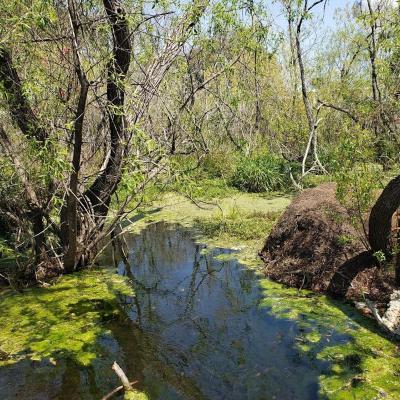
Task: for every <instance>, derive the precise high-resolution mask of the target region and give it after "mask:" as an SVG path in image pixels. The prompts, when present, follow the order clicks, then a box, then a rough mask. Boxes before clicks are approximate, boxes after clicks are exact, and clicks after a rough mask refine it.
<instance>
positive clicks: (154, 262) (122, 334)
mask: <svg viewBox="0 0 400 400" xmlns="http://www.w3.org/2000/svg"><path fill="white" fill-rule="evenodd" d="M109 250H110V251H109V252H108V255H106V256H105V259H106V260H107V261H106V263H107V264H108V265H109V266H110V268H115V269H116V271H117V273H118V274H120V275H124V276H128V277H129V278H130V282H131V284H132V285H133V288H134V293H135V295H134V296H121V297H120V299H119V301H120V304H121V306H122V307H123V309H124V312H125V315H126V318H125V319H123V320H120V319H118V320H112V321H111V322H107V324H108V325H107V326H108V329H109V333H108V334H107V335H103V336H102V337H101V338H100V349H101V350H100V351H99V353H98V354H97V355H96V359H95V360H94V361H92V362H91V363H90V365H89V366H86V367H83V366H79V365H77V364H76V363H74V362H71V361H68V359H67V360H66V359H60V360H52V359H47V360H39V361H33V360H29V359H25V360H22V361H20V362H18V363H16V364H13V365H10V366H6V367H3V368H0V390H1V393H0V399H1V400H11V399H21V400H42V399H60V400H67V399H68V400H81V399H83V400H86V399H87V400H92V399H93V400H100V399H101V398H102V396H103V395H105V394H106V393H108V392H109V391H110V390H112V389H113V388H114V387H116V386H117V385H118V384H119V382H118V380H117V378H116V377H115V376H114V374H113V372H112V371H111V369H110V366H111V364H112V362H113V361H114V360H117V361H118V362H119V364H120V365H121V366H122V367H123V369H124V370H125V372H126V374H127V376H129V378H130V379H132V380H134V381H137V382H138V383H137V384H136V387H137V388H139V389H141V390H144V391H145V392H146V393H147V394H148V396H149V399H150V400H203V399H204V400H205V399H207V400H228V399H229V400H273V399H276V400H313V399H328V398H329V399H336V398H337V399H339V398H340V399H360V400H364V399H373V398H374V399H375V398H386V396H387V395H388V394H389V397H387V398H390V399H400V393H399V392H397V390H398V384H397V383H396V382H397V380H398V378H397V377H396V371H394V373H392V372H393V371H389V370H388V373H387V374H386V375H384V376H383V377H379V379H380V381H379V385H383V386H385V385H386V386H387V387H390V388H391V389H390V390H392V392H390V393H386V392H384V391H382V396H383V397H375V394H376V393H378V394H379V393H380V392H379V390H380V389H379V390H378V389H375V388H374V387H373V385H372V383H371V382H369V381H368V379H364V378H360V376H361V373H362V372H363V370H362V362H363V363H364V360H365V364H366V365H367V369H368V368H369V370H370V371H373V368H376V367H374V365H375V364H373V363H374V362H375V361H376V359H377V358H378V357H383V358H382V360H384V357H386V355H385V354H384V353H383V351H384V349H385V348H389V349H391V347H390V346H392V345H391V343H390V342H388V341H386V339H384V338H381V336H379V334H376V333H373V334H370V336H368V335H369V333H368V332H370V331H369V330H364V331H363V336H358V335H357V333H358V332H359V330H360V329H363V328H362V326H361V325H362V324H363V322H362V323H361V325H360V324H359V323H356V322H355V319H356V317H354V315H352V314H351V311H349V310H350V308H346V306H343V309H341V308H340V307H341V306H340V303H338V305H337V306H336V305H335V304H334V305H333V307H332V308H331V309H329V310H330V311H326V310H328V309H327V308H326V307H327V306H326V304H327V303H326V301H327V300H326V299H325V300H323V302H322V300H321V299H323V298H322V297H321V296H315V295H313V294H306V295H304V296H303V297H301V296H300V295H299V294H298V292H297V291H293V290H291V289H283V290H282V289H281V290H282V296H281V297H279V296H278V297H277V295H276V293H275V294H273V296H275V297H274V298H273V299H272V300H271V299H270V300H271V301H268V297H271V296H272V294H271V290H272V289H269V288H268V286H267V287H266V286H265V279H264V280H263V279H261V278H260V277H258V276H257V275H256V274H255V273H254V272H253V271H252V270H250V269H249V268H247V267H245V266H243V265H241V264H240V263H238V262H237V261H236V259H235V257H233V256H234V254H233V253H234V250H230V249H223V248H213V249H208V248H207V247H206V246H205V245H201V244H197V243H196V242H195V241H194V240H193V237H192V233H191V232H190V231H189V230H187V229H184V228H182V227H179V226H177V225H169V224H166V223H157V224H152V225H150V226H148V227H147V228H146V229H145V230H143V231H142V232H141V233H140V234H139V235H133V234H129V235H126V236H124V238H123V240H121V241H120V243H119V245H117V246H114V247H113V249H111V248H110V249H109ZM111 253H112V254H113V256H111ZM263 282H264V283H263ZM296 296H298V297H296ZM300 301H306V303H304V304H305V305H306V307H305V308H304V312H302V311H301V307H302V306H301V302H300ZM294 302H295V303H294ZM328 302H330V301H328ZM329 304H330V303H329ZM296 307H297V308H298V309H300V312H298V314H297V316H296V318H293V317H289V315H290V313H291V312H292V310H293V309H294V308H296ZM324 307H325V308H324ZM277 310H279V312H278V311H277ZM329 313H331V314H332V315H330V314H329ZM328 314H329V315H328ZM335 318H336V319H335ZM361 321H363V320H361ZM27 329H29V327H28V328H27ZM368 329H369V328H368ZM371 335H372V336H371ZM358 337H363V338H364V337H365V338H366V339H365V343H367V345H365V346H364V345H362V344H361V345H360V343H358V342H357V338H358ZM363 340H364V339H363ZM372 340H374V341H375V342H373V341H372ZM372 346H376V348H372ZM385 346H386V347H385ZM327 350H328V352H326V351H327ZM385 351H387V350H385ZM390 351H391V350H390ZM373 352H375V353H373ZM335 357H336V358H335ZM394 357H395V356H392V355H390V356H389V357H388V359H389V360H392V361H390V362H393V360H394ZM379 362H380V361H379V360H378V365H379ZM384 362H386V361H384ZM396 362H397V361H396ZM382 365H383V364H382ZM396 365H397V366H398V364H396ZM399 371H400V369H399ZM384 379H385V380H384ZM321 382H322V383H323V384H324V385H325V386H324V390H321ZM343 382H345V383H343ZM346 382H348V383H346ZM393 382H394V383H393ZM370 384H371V385H370ZM374 384H375V383H374ZM335 385H336V386H335ZM340 385H341V386H343V385H344V389H343V388H342V389H341V388H340V387H339V386H340ZM390 385H391V386H390ZM386 386H385V387H386ZM343 390H344V392H343ZM377 390H378V391H377ZM327 393H331V394H330V395H327ZM335 393H338V395H337V396H336V395H335ZM343 393H344V397H343ZM346 393H347V394H348V396H347V394H346ZM397 394H399V397H397ZM341 396H342V397H341ZM346 396H347V397H346Z"/></svg>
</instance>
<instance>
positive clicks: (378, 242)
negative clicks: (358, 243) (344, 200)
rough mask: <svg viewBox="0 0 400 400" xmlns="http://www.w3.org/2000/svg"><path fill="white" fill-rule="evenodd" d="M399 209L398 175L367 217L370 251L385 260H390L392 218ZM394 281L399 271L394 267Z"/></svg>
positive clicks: (398, 280) (397, 278) (398, 277)
mask: <svg viewBox="0 0 400 400" xmlns="http://www.w3.org/2000/svg"><path fill="white" fill-rule="evenodd" d="M399 207H400V175H399V176H397V177H396V178H394V179H392V180H391V181H390V182H389V183H388V185H387V186H386V187H385V189H384V190H383V192H382V193H381V195H380V196H379V198H378V200H377V201H376V203H375V205H374V206H373V207H372V210H371V214H370V217H369V224H368V225H369V226H368V228H369V231H368V240H369V244H370V246H371V249H372V251H374V252H377V251H382V252H383V253H384V254H385V256H386V257H387V259H391V258H392V254H391V249H392V245H391V237H392V217H393V214H394V213H395V212H396V210H397V209H398V208H399ZM396 281H397V283H400V270H399V267H396Z"/></svg>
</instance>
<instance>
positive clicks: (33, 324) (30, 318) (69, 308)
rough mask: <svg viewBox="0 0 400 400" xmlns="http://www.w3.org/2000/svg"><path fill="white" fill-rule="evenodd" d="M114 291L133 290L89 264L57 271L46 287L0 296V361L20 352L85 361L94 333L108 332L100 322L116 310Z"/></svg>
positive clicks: (92, 351) (93, 350) (92, 353)
mask: <svg viewBox="0 0 400 400" xmlns="http://www.w3.org/2000/svg"><path fill="white" fill-rule="evenodd" d="M120 295H133V293H132V289H131V288H130V286H129V285H128V284H127V282H126V279H125V278H123V277H120V276H118V275H117V274H115V273H114V272H113V271H110V270H105V269H91V270H85V271H82V272H78V273H75V274H73V275H67V276H63V277H61V278H60V279H59V280H58V282H57V283H55V284H54V285H51V286H50V287H47V288H31V289H27V290H25V291H24V292H23V293H7V294H4V295H2V296H0V309H1V314H0V354H2V357H0V366H2V365H6V364H12V363H14V362H17V361H19V360H20V359H22V358H25V357H29V358H30V359H32V360H42V359H45V358H47V359H49V360H50V361H51V362H53V363H55V362H56V359H57V358H69V359H71V360H73V361H74V362H76V363H77V364H80V365H83V366H87V365H89V364H90V363H91V361H92V360H94V359H95V358H96V354H97V352H98V338H99V337H100V336H102V335H108V334H110V333H109V332H108V330H107V328H106V322H107V321H109V320H110V319H113V318H116V317H118V316H119V313H120V311H119V310H120V308H119V305H118V296H120Z"/></svg>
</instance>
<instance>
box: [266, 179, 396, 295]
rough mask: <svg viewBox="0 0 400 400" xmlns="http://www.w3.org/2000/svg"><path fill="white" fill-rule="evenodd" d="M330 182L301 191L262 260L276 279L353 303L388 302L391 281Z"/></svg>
mask: <svg viewBox="0 0 400 400" xmlns="http://www.w3.org/2000/svg"><path fill="white" fill-rule="evenodd" d="M349 221H350V218H349V215H348V213H347V211H346V209H345V208H344V207H342V206H341V204H340V203H339V202H338V200H337V199H336V186H335V184H333V183H326V184H323V185H320V186H318V187H316V188H312V189H307V190H305V191H303V192H302V193H300V194H299V195H298V196H297V197H296V198H295V199H294V201H293V202H292V204H291V205H290V206H289V207H288V208H287V210H286V211H285V212H284V214H283V215H282V216H281V218H280V219H279V220H278V222H277V223H276V225H275V227H274V228H273V230H272V231H271V234H270V235H269V237H268V238H267V240H266V242H265V245H264V248H263V249H262V251H261V252H260V256H261V258H262V259H263V261H264V262H265V273H266V275H267V276H268V277H270V278H271V279H273V280H275V281H278V282H281V283H283V284H286V285H288V286H294V287H298V288H303V289H311V290H313V291H316V292H326V293H329V294H331V295H334V296H338V297H344V298H347V299H351V300H357V301H359V300H363V299H364V297H367V298H369V299H372V300H378V301H383V302H385V301H387V300H388V299H389V296H390V293H391V292H392V289H393V287H392V285H391V284H390V279H388V277H387V276H384V273H383V272H382V271H381V269H380V268H379V267H378V266H377V264H376V260H375V259H374V257H373V256H372V254H371V251H369V250H368V248H367V247H366V245H365V240H364V239H363V235H362V234H360V232H358V231H357V230H356V229H355V228H354V227H353V226H352V224H351V223H350V222H349Z"/></svg>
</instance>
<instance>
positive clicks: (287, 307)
mask: <svg viewBox="0 0 400 400" xmlns="http://www.w3.org/2000/svg"><path fill="white" fill-rule="evenodd" d="M260 285H261V287H262V288H263V299H262V302H261V304H260V307H262V308H264V307H265V308H268V309H269V310H270V311H271V312H272V313H273V314H274V315H275V316H276V317H278V318H287V319H290V320H295V321H296V322H297V324H298V327H299V331H300V334H299V336H298V338H297V339H298V340H297V343H298V344H297V347H298V349H299V351H300V353H301V354H303V355H304V356H306V357H309V358H311V359H314V360H315V361H316V362H317V361H321V362H327V363H328V365H329V367H328V370H327V371H326V373H324V374H322V375H321V376H320V379H319V384H320V398H322V399H330V400H348V399H355V400H375V399H392V400H395V399H400V355H399V352H398V349H397V345H396V343H394V342H392V341H390V340H389V338H387V337H385V336H384V335H383V334H382V332H380V331H379V328H377V326H376V324H375V323H374V321H371V320H368V319H367V318H365V317H363V316H362V315H360V314H359V313H358V311H357V310H355V309H354V307H352V306H350V305H347V304H344V303H343V302H339V301H335V300H332V299H330V298H328V297H325V296H321V295H317V294H315V293H312V292H310V291H306V290H297V289H293V288H287V287H284V286H282V285H280V284H278V283H274V282H271V281H270V280H268V279H260ZM333 337H335V338H336V340H331V339H333ZM338 338H339V339H340V338H341V340H338ZM330 342H333V343H334V344H331V343H330ZM338 342H339V344H338Z"/></svg>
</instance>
